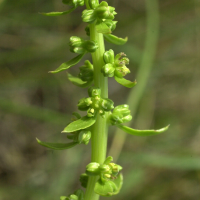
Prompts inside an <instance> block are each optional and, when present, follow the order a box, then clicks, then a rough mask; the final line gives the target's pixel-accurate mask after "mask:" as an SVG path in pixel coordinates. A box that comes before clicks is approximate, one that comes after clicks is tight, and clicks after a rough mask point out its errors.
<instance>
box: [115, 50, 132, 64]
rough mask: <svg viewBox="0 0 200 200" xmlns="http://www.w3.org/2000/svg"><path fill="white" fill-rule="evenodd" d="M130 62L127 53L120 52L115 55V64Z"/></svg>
mask: <svg viewBox="0 0 200 200" xmlns="http://www.w3.org/2000/svg"><path fill="white" fill-rule="evenodd" d="M128 64H129V59H128V58H127V57H126V54H125V53H123V52H122V53H119V54H117V55H116V56H115V66H116V67H122V66H124V65H128Z"/></svg>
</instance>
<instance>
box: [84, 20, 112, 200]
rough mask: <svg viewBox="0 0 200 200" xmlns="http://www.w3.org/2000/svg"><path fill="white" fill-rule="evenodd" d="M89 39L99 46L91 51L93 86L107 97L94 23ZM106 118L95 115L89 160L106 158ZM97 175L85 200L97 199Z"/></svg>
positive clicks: (101, 45) (100, 39)
mask: <svg viewBox="0 0 200 200" xmlns="http://www.w3.org/2000/svg"><path fill="white" fill-rule="evenodd" d="M90 39H91V40H94V41H95V42H97V43H98V46H99V48H98V49H97V50H96V51H95V52H94V53H92V60H93V65H94V86H95V87H99V88H100V89H101V97H102V98H108V79H107V78H105V77H104V76H103V74H102V73H101V68H102V66H103V65H104V64H105V63H104V60H103V53H104V52H105V47H104V38H103V34H101V33H97V32H96V29H95V24H91V25H90ZM106 118H107V117H105V118H102V117H101V116H100V115H98V116H97V120H96V122H95V124H94V125H93V127H92V137H91V145H92V149H91V151H92V158H91V162H98V163H101V164H102V163H103V162H104V161H105V158H106V151H107V133H108V127H107V123H106ZM98 178H99V177H98V176H94V177H89V181H88V185H87V189H86V192H85V200H98V199H99V195H97V194H96V193H95V192H94V186H95V183H96V181H97V180H98Z"/></svg>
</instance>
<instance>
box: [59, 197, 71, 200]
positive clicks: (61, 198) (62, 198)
mask: <svg viewBox="0 0 200 200" xmlns="http://www.w3.org/2000/svg"><path fill="white" fill-rule="evenodd" d="M68 199H69V198H68V197H66V196H61V197H60V200H68Z"/></svg>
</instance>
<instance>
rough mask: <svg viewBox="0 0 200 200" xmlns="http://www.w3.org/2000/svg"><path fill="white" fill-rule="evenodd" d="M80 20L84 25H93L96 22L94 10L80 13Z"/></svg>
mask: <svg viewBox="0 0 200 200" xmlns="http://www.w3.org/2000/svg"><path fill="white" fill-rule="evenodd" d="M82 20H83V22H86V23H93V22H94V21H95V20H96V16H95V13H94V10H84V11H83V12H82Z"/></svg>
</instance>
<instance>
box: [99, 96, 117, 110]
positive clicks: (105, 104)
mask: <svg viewBox="0 0 200 200" xmlns="http://www.w3.org/2000/svg"><path fill="white" fill-rule="evenodd" d="M101 107H102V108H103V109H104V110H105V111H110V110H112V109H113V108H114V102H113V101H112V100H111V99H108V98H104V99H102V102H101Z"/></svg>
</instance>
